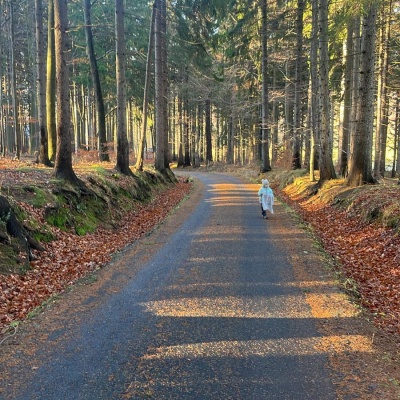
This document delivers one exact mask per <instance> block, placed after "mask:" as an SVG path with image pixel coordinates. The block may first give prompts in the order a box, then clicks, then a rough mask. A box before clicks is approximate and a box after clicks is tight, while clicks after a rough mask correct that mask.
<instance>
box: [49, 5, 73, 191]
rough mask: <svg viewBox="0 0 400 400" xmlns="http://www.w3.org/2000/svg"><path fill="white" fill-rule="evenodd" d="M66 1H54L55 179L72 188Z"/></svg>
mask: <svg viewBox="0 0 400 400" xmlns="http://www.w3.org/2000/svg"><path fill="white" fill-rule="evenodd" d="M67 11H68V6H67V0H55V1H54V43H55V56H56V57H55V58H56V82H57V125H56V132H57V150H56V160H55V165H54V175H55V177H56V178H58V179H65V180H67V181H69V182H71V183H73V184H78V183H79V180H78V178H77V176H76V175H75V172H74V170H73V169H72V145H71V142H72V135H71V131H72V129H71V115H70V114H71V113H70V91H69V73H68V65H67V54H68V51H69V48H68V38H67V27H68V26H67V25H68V16H67Z"/></svg>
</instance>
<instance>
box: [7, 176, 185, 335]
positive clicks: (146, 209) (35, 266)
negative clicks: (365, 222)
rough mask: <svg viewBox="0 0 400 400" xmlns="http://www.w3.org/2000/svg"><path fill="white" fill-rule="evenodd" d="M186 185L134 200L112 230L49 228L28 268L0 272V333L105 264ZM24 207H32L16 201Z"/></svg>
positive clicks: (155, 219) (179, 196)
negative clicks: (137, 202) (50, 231)
mask: <svg viewBox="0 0 400 400" xmlns="http://www.w3.org/2000/svg"><path fill="white" fill-rule="evenodd" d="M190 188H191V185H190V184H187V183H178V184H176V185H175V186H174V187H171V188H169V189H166V190H164V191H163V192H162V193H159V194H158V195H157V196H156V197H155V198H154V200H153V201H152V202H151V203H150V204H148V205H140V206H138V207H137V209H136V211H135V212H131V213H129V214H128V215H126V216H125V217H124V219H123V221H121V222H120V227H119V229H118V230H116V231H111V230H105V229H98V230H97V231H96V232H95V233H93V234H88V235H86V236H83V237H82V236H77V235H73V234H70V233H66V232H63V231H61V230H58V229H54V231H53V233H54V234H55V235H56V236H57V240H55V241H53V242H51V243H46V244H44V245H43V246H44V248H45V251H42V252H35V256H36V257H37V259H36V260H35V261H32V262H31V270H29V271H27V273H26V274H25V275H0V289H1V290H0V332H1V331H2V328H4V327H5V326H7V325H8V324H10V323H11V322H12V321H15V320H21V319H24V318H25V317H26V316H27V315H28V313H29V312H31V311H32V310H33V309H34V308H36V307H38V306H39V305H41V304H42V303H43V302H44V301H46V300H47V299H49V298H50V297H51V296H53V295H55V294H58V293H61V292H62V291H64V290H65V289H66V288H67V287H68V286H69V285H72V284H73V283H75V282H76V281H77V280H79V279H81V278H82V277H84V276H85V275H87V274H88V273H90V272H92V271H95V270H96V269H98V268H101V267H103V266H104V265H106V264H107V263H108V262H109V261H110V260H111V256H112V254H113V253H115V252H117V251H121V250H122V249H123V248H124V247H125V246H127V245H128V244H129V243H132V242H133V241H135V240H137V239H138V238H140V237H142V236H143V235H144V234H146V233H147V232H149V231H150V230H151V229H153V227H154V226H155V225H156V224H157V223H159V222H160V221H161V220H162V219H163V218H165V216H166V215H167V214H168V213H169V212H170V211H171V209H172V208H173V207H175V206H176V205H177V204H178V203H179V202H180V201H181V200H182V199H183V198H184V196H185V195H186V194H187V193H188V191H189V190H190ZM22 206H23V207H26V209H27V210H28V211H29V212H32V213H34V212H36V213H37V212H38V211H37V210H35V209H33V208H32V207H30V206H27V205H25V204H22Z"/></svg>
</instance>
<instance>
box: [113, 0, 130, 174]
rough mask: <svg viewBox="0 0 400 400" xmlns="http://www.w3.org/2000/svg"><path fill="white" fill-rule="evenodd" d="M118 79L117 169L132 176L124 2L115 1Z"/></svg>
mask: <svg viewBox="0 0 400 400" xmlns="http://www.w3.org/2000/svg"><path fill="white" fill-rule="evenodd" d="M115 38H116V78H117V164H116V166H115V169H116V170H117V171H119V172H120V173H121V174H124V175H132V171H131V169H130V168H129V144H128V139H127V130H126V76H125V57H126V55H125V28H124V1H123V0H115Z"/></svg>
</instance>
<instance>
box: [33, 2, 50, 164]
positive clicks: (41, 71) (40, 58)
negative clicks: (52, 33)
mask: <svg viewBox="0 0 400 400" xmlns="http://www.w3.org/2000/svg"><path fill="white" fill-rule="evenodd" d="M35 15H36V18H35V21H36V65H37V68H36V72H37V90H38V96H37V109H38V120H39V134H40V145H39V157H38V161H39V162H40V163H41V164H44V165H47V166H50V165H51V163H50V160H49V154H48V143H47V128H46V64H45V57H44V54H45V53H44V49H45V41H44V34H43V4H42V0H35Z"/></svg>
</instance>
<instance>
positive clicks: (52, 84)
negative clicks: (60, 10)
mask: <svg viewBox="0 0 400 400" xmlns="http://www.w3.org/2000/svg"><path fill="white" fill-rule="evenodd" d="M47 30H48V34H47V78H46V125H47V140H48V152H49V153H48V157H49V160H51V161H54V160H55V157H56V151H57V133H56V61H55V47H54V46H55V44H54V0H48V21H47Z"/></svg>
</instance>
